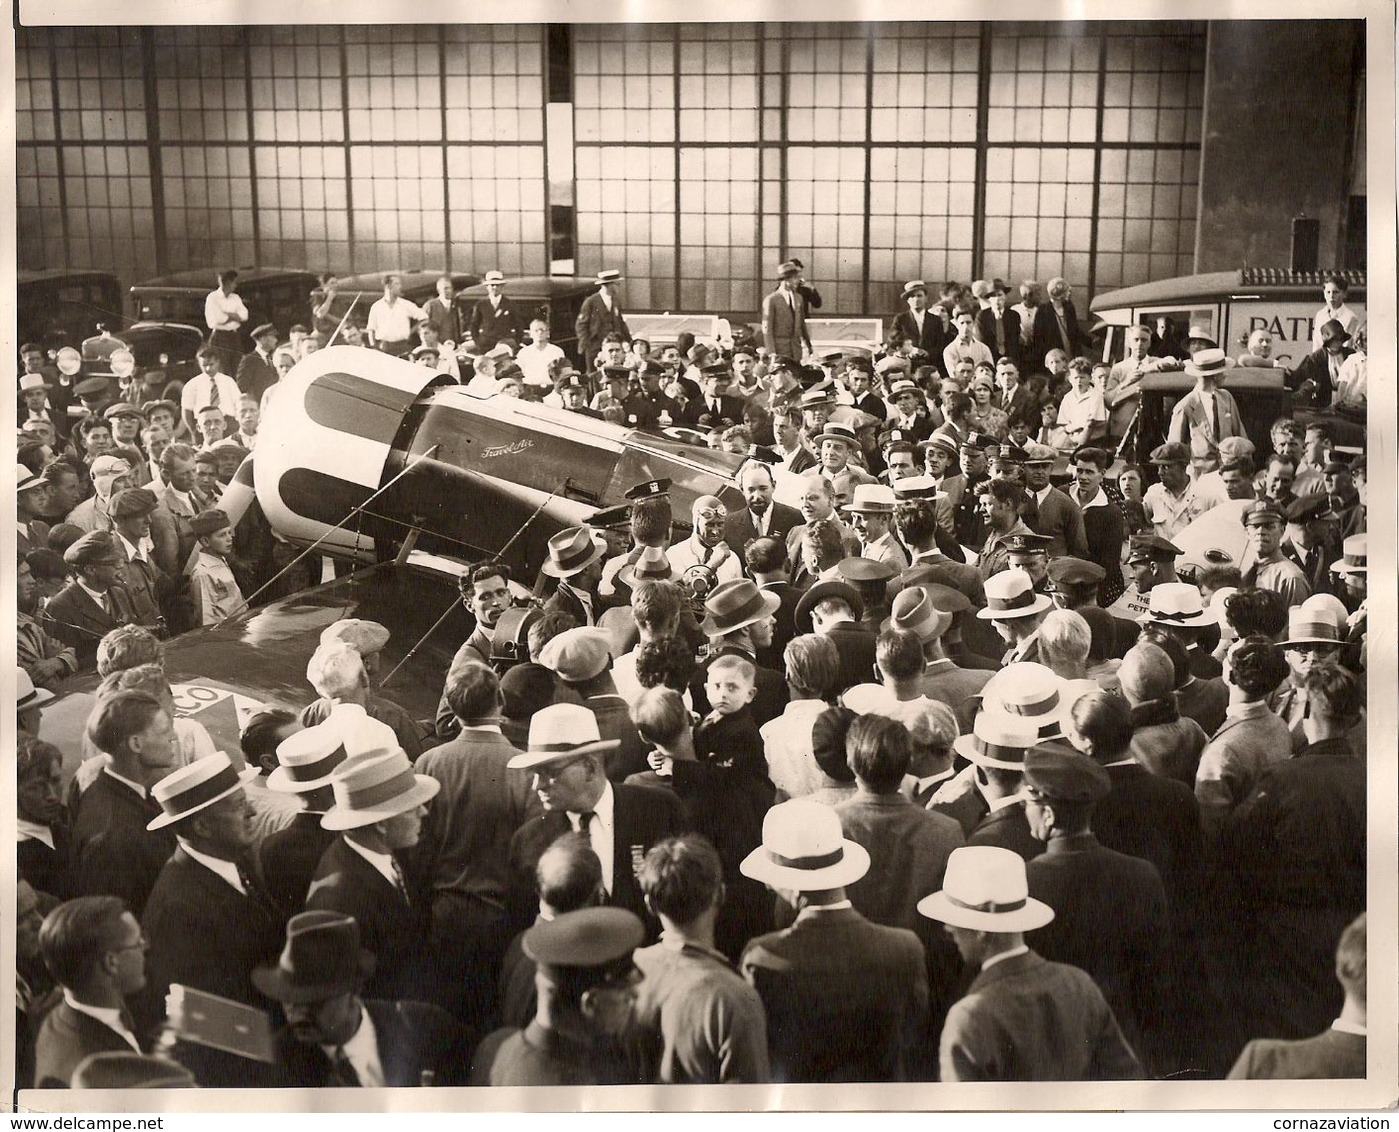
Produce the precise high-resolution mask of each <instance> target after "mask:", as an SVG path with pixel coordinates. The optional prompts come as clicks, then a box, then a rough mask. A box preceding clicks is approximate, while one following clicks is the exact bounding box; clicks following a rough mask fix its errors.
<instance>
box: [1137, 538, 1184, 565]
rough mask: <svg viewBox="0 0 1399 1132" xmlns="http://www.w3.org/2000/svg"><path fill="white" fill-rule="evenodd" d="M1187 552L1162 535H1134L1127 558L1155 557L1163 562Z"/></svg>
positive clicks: (1171, 560) (1172, 559) (1170, 560)
mask: <svg viewBox="0 0 1399 1132" xmlns="http://www.w3.org/2000/svg"><path fill="white" fill-rule="evenodd" d="M1184 553H1185V552H1184V551H1183V550H1181V548H1180V547H1178V546H1177V545H1176V544H1175V543H1173V542H1171V541H1170V540H1168V539H1164V538H1162V537H1161V536H1160V535H1133V536H1132V540H1131V549H1130V550H1129V551H1128V555H1127V560H1128V561H1129V562H1130V561H1134V560H1137V559H1142V558H1153V559H1156V560H1158V561H1161V562H1173V561H1175V559H1176V558H1177V557H1178V556H1179V555H1181V554H1184Z"/></svg>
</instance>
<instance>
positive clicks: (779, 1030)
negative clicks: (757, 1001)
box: [739, 908, 928, 1083]
mask: <svg viewBox="0 0 1399 1132" xmlns="http://www.w3.org/2000/svg"><path fill="white" fill-rule="evenodd" d="M739 966H740V968H741V970H742V972H743V976H744V978H746V979H747V980H748V981H749V982H750V983H752V984H753V986H754V987H755V988H757V991H758V995H759V997H760V998H761V999H762V1000H763V1009H764V1011H765V1012H766V1014H767V1032H768V1054H769V1057H770V1059H771V1063H772V1080H773V1081H774V1082H775V1083H786V1082H789V1081H790V1082H805V1081H821V1082H831V1081H899V1080H903V1079H905V1073H906V1068H905V1057H906V1054H907V1051H909V1050H912V1049H913V1048H914V1047H915V1046H916V1044H917V1043H918V1042H920V1041H921V1040H923V1033H924V1029H925V1025H926V1020H927V1011H928V977H927V972H926V970H925V967H924V958H923V946H922V944H921V943H920V942H919V940H918V937H917V936H916V935H914V934H913V932H911V931H908V930H907V929H904V928H891V927H885V926H883V925H881V924H872V923H870V921H869V920H867V919H865V917H864V916H862V915H861V914H860V913H859V912H857V911H855V909H853V908H845V909H838V910H835V911H830V912H812V911H806V912H804V913H802V914H801V915H799V916H798V917H797V920H796V922H795V923H793V924H792V926H791V927H789V928H785V929H783V930H782V931H779V932H773V933H771V934H769V935H764V936H759V937H758V938H757V939H755V940H753V941H751V942H750V943H749V944H748V947H747V948H746V949H745V950H744V952H743V958H742V960H741V961H740V964H739Z"/></svg>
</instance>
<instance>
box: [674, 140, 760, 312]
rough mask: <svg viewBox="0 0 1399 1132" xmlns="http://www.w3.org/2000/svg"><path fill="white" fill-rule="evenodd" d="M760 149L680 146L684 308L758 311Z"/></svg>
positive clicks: (680, 298)
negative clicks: (686, 147) (754, 281)
mask: <svg viewBox="0 0 1399 1132" xmlns="http://www.w3.org/2000/svg"><path fill="white" fill-rule="evenodd" d="M757 207H758V151H757V150H756V149H754V148H751V147H748V148H741V149H740V148H734V149H730V148H726V147H723V146H710V147H706V148H703V149H682V150H681V151H680V277H679V280H678V282H679V284H680V295H679V299H678V305H679V308H680V309H681V310H700V311H726V310H735V309H738V310H744V309H751V310H756V309H757V306H758V300H759V298H760V296H759V294H758V293H757V290H756V289H755V287H754V286H753V283H752V280H754V279H755V278H761V277H762V276H761V275H760V271H761V267H762V265H760V264H759V263H758V260H757Z"/></svg>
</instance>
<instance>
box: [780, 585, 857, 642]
mask: <svg viewBox="0 0 1399 1132" xmlns="http://www.w3.org/2000/svg"><path fill="white" fill-rule="evenodd" d="M764 592H767V591H764ZM828 597H838V598H840V599H841V600H842V601H844V602H846V603H847V604H848V605H849V606H850V612H851V614H852V615H853V616H854V618H855V620H856V621H859V620H862V619H863V618H864V616H865V601H864V598H862V597H861V596H860V591H859V590H857V589H856V588H855V587H854V586H852V585H851V584H850V583H849V582H840V581H836V580H834V579H832V580H831V581H828V582H817V583H816V584H815V585H814V586H812V587H811V588H810V589H809V590H807V591H806V593H804V594H802V596H801V599H800V600H799V601H798V602H797V607H796V609H794V610H793V611H792V620H793V623H794V624H795V625H796V627H797V632H798V633H810V632H811V631H812V628H811V611H812V610H813V609H815V608H816V607H817V605H819V604H820V603H821V602H823V601H825V600H826V599H827V598H828ZM773 600H775V601H778V602H779V604H780V599H779V598H777V597H776V595H773Z"/></svg>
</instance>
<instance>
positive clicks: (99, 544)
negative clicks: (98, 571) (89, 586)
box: [63, 531, 117, 568]
mask: <svg viewBox="0 0 1399 1132" xmlns="http://www.w3.org/2000/svg"><path fill="white" fill-rule="evenodd" d="M116 560H117V547H116V543H115V542H114V541H113V539H112V536H111V534H110V532H108V531H88V533H87V534H85V535H83V536H82V538H80V539H78V540H77V541H76V542H74V543H73V545H72V546H70V547H69V548H68V549H67V550H65V551H64V552H63V561H64V562H66V563H68V565H69V566H77V567H79V568H81V567H83V566H94V565H96V564H97V563H99V562H115V561H116Z"/></svg>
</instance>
